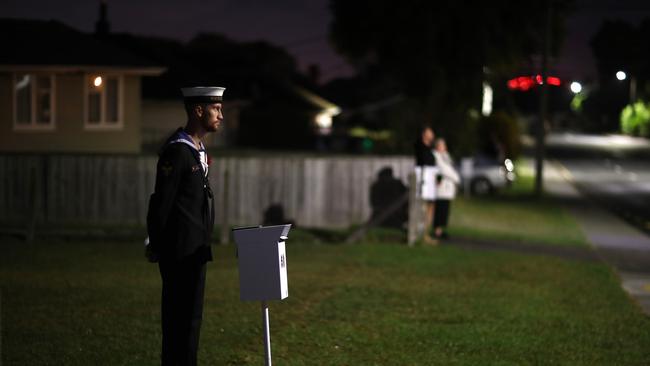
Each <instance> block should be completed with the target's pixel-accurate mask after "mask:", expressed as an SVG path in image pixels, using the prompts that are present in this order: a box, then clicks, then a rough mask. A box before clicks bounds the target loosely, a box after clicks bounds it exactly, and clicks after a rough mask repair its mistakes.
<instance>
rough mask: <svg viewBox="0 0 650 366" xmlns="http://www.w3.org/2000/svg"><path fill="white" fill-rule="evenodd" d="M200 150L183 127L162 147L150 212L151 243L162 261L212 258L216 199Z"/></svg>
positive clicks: (202, 260) (148, 227) (148, 217)
mask: <svg viewBox="0 0 650 366" xmlns="http://www.w3.org/2000/svg"><path fill="white" fill-rule="evenodd" d="M201 147H202V150H203V145H201ZM201 153H205V151H204V150H203V151H200V150H197V149H196V147H195V146H194V143H193V141H192V139H191V137H189V135H187V133H185V132H184V131H183V129H182V128H179V129H178V130H177V131H176V132H175V133H174V134H173V135H172V136H171V137H170V138H169V139H168V140H167V142H166V143H165V145H164V146H163V148H162V149H161V152H160V156H159V159H158V165H157V167H156V188H155V191H154V193H153V194H152V195H151V198H150V201H149V212H148V214H147V230H148V233H149V240H150V243H151V244H150V245H151V246H152V247H151V248H152V250H153V252H154V253H155V254H156V255H157V256H158V259H159V261H161V262H172V261H181V260H192V261H197V262H198V263H205V262H207V261H211V260H212V251H211V248H210V238H211V235H212V229H213V226H214V202H213V197H212V191H211V190H210V182H209V181H208V177H207V168H208V166H207V162H205V161H204V163H203V164H202V162H201ZM205 156H206V157H207V155H205Z"/></svg>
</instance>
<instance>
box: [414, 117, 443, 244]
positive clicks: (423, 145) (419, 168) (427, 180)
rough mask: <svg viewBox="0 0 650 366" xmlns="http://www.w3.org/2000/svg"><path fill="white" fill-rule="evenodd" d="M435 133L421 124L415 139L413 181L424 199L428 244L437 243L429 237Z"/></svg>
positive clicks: (434, 179) (434, 168)
mask: <svg viewBox="0 0 650 366" xmlns="http://www.w3.org/2000/svg"><path fill="white" fill-rule="evenodd" d="M434 139H435V134H434V133H433V129H432V128H431V127H430V126H423V127H422V128H421V129H420V133H419V135H418V136H417V138H416V140H415V182H416V184H417V190H416V192H417V196H418V198H420V199H421V200H422V201H424V206H425V213H426V216H425V220H426V221H425V225H424V242H425V243H426V244H430V245H436V244H438V241H437V240H435V239H433V238H431V235H430V232H431V227H432V225H433V216H434V214H435V202H436V175H437V174H438V168H437V167H436V158H435V156H434V155H433V151H432V148H433V140H434Z"/></svg>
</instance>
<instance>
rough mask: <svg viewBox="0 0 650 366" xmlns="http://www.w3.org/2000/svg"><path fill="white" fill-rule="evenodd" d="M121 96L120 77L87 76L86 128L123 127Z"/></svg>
mask: <svg viewBox="0 0 650 366" xmlns="http://www.w3.org/2000/svg"><path fill="white" fill-rule="evenodd" d="M121 95H122V78H121V77H120V76H110V75H109V76H107V75H87V77H86V111H85V115H86V116H85V120H86V127H88V128H94V127H99V128H101V127H107V128H113V127H117V128H120V127H122V123H121V122H122V118H121V116H122V105H121Z"/></svg>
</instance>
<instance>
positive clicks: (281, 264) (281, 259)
mask: <svg viewBox="0 0 650 366" xmlns="http://www.w3.org/2000/svg"><path fill="white" fill-rule="evenodd" d="M280 268H284V254H283V255H281V256H280Z"/></svg>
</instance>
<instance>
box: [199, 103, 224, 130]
mask: <svg viewBox="0 0 650 366" xmlns="http://www.w3.org/2000/svg"><path fill="white" fill-rule="evenodd" d="M201 112H202V113H201V115H200V117H201V125H202V126H203V128H204V129H205V130H206V131H208V132H215V131H217V130H218V129H219V126H220V125H221V122H222V121H223V112H222V106H221V103H211V104H205V105H204V106H203V108H202V111H201Z"/></svg>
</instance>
